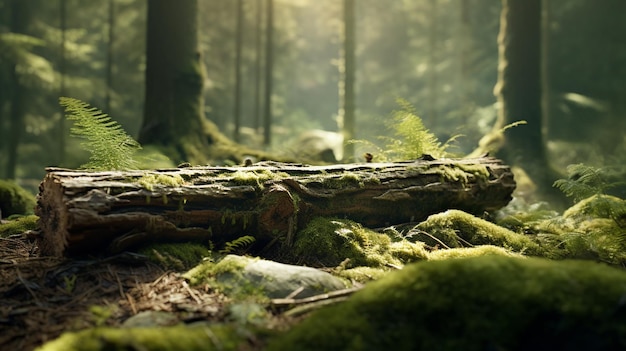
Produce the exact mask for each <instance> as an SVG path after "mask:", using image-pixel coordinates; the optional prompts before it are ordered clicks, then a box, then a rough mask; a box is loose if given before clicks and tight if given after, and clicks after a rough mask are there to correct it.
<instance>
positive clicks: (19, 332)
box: [0, 233, 228, 351]
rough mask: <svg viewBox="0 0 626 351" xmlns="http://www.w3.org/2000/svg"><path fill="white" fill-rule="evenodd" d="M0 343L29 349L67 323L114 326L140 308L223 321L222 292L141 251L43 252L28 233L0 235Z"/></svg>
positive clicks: (72, 325) (224, 299)
mask: <svg viewBox="0 0 626 351" xmlns="http://www.w3.org/2000/svg"><path fill="white" fill-rule="evenodd" d="M0 282H2V284H0V296H1V299H0V330H2V332H1V333H0V350H1V351H4V350H22V351H29V350H33V349H35V348H36V347H38V346H40V345H42V344H43V343H45V342H47V341H50V340H53V339H55V338H57V337H58V336H59V335H61V334H62V333H63V332H65V331H71V330H80V329H85V328H89V327H94V326H120V325H122V322H123V321H125V320H126V319H128V318H129V317H131V316H133V315H136V314H137V313H138V312H141V311H166V312H170V313H173V314H175V315H176V316H178V319H179V321H183V322H186V323H188V322H193V321H200V320H204V321H221V320H223V318H224V309H223V308H222V307H223V306H225V305H226V303H227V302H228V297H226V296H225V295H223V294H222V293H220V292H218V291H215V290H212V289H211V288H209V287H208V286H198V287H191V286H189V285H188V284H187V282H186V281H185V280H184V279H183V278H182V277H181V276H180V273H178V272H174V271H166V270H164V269H163V268H161V267H160V266H157V265H156V264H154V263H151V262H149V261H147V260H146V259H144V258H143V257H141V256H139V255H133V254H130V253H125V254H121V255H117V256H112V257H106V258H84V259H78V260H77V259H66V258H56V257H42V256H40V255H39V252H38V247H37V243H36V240H35V238H34V237H33V235H29V234H28V233H24V234H21V235H18V236H12V237H9V238H0Z"/></svg>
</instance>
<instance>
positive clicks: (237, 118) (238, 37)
mask: <svg viewBox="0 0 626 351" xmlns="http://www.w3.org/2000/svg"><path fill="white" fill-rule="evenodd" d="M242 45H243V0H237V30H236V32H235V101H234V111H233V118H234V122H235V123H234V124H235V130H234V132H233V137H234V139H235V141H236V142H239V136H240V132H241V130H240V129H241V47H242Z"/></svg>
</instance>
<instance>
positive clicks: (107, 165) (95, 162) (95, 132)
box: [59, 97, 141, 170]
mask: <svg viewBox="0 0 626 351" xmlns="http://www.w3.org/2000/svg"><path fill="white" fill-rule="evenodd" d="M59 103H60V104H61V106H63V107H65V112H66V117H67V119H69V120H71V121H73V122H74V126H73V127H72V128H71V129H70V133H71V134H72V135H73V136H76V137H79V138H82V139H83V140H84V142H83V143H81V145H82V146H83V147H84V148H85V149H86V150H87V151H89V153H90V154H91V156H90V158H89V162H88V163H86V164H84V165H82V166H81V168H87V169H93V170H113V169H116V170H119V169H134V168H137V164H138V163H137V161H136V160H135V159H134V155H135V153H136V152H137V150H139V149H141V145H140V144H139V143H138V142H137V141H135V140H134V139H133V138H132V137H131V136H129V135H128V134H126V132H125V131H124V129H123V128H122V126H120V125H119V124H118V123H117V122H115V121H114V120H112V119H111V118H110V117H109V116H108V115H107V114H105V113H103V112H102V111H100V110H98V109H97V108H95V107H92V106H90V105H89V104H88V103H86V102H83V101H80V100H78V99H73V98H68V97H61V98H59Z"/></svg>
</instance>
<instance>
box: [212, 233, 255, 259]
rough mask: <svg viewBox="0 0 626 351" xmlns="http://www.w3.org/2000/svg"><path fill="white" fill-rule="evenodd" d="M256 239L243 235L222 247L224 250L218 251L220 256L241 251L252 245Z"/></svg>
mask: <svg viewBox="0 0 626 351" xmlns="http://www.w3.org/2000/svg"><path fill="white" fill-rule="evenodd" d="M255 240H256V239H255V238H254V237H253V236H251V235H244V236H242V237H239V238H237V239H235V240H232V241H229V242H227V243H226V244H225V245H224V248H223V249H222V250H220V253H221V254H224V255H227V254H230V253H233V252H235V251H239V250H243V249H245V248H246V247H248V246H250V245H252V243H254V241H255Z"/></svg>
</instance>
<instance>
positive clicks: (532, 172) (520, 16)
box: [481, 0, 564, 203]
mask: <svg viewBox="0 0 626 351" xmlns="http://www.w3.org/2000/svg"><path fill="white" fill-rule="evenodd" d="M541 39H542V35H541V0H502V13H501V18H500V33H499V35H498V52H499V63H498V82H497V84H496V86H495V87H494V94H495V95H496V97H497V99H498V103H499V104H500V108H499V111H498V119H497V121H496V125H495V126H494V132H495V134H494V135H498V136H501V135H502V133H501V132H498V131H501V130H502V128H504V127H505V126H506V125H509V124H512V123H515V122H518V121H522V120H524V121H526V122H527V124H526V125H523V126H518V127H515V128H510V129H508V130H507V131H506V133H505V134H504V140H503V141H504V144H503V145H502V147H501V148H500V149H499V150H497V154H498V156H499V157H501V158H502V159H503V160H505V161H506V162H508V163H510V164H512V165H515V166H519V167H521V168H522V169H524V171H526V173H527V174H528V175H529V176H530V178H531V179H532V181H533V182H534V184H535V185H536V187H537V191H536V193H537V195H539V196H538V197H539V198H543V199H545V200H550V201H551V202H556V203H560V202H561V201H562V200H563V199H564V196H563V195H562V193H560V192H559V191H558V190H556V189H555V188H554V187H552V184H553V183H554V181H555V180H556V179H558V178H559V175H558V174H557V173H556V172H555V171H554V170H553V169H552V168H551V167H550V164H549V162H548V158H547V155H546V147H545V145H546V144H545V134H544V119H543V118H544V116H543V114H542V107H541V102H542V88H543V85H542V72H541V58H542V55H541ZM544 73H545V72H544ZM544 75H545V74H544ZM481 142H482V141H481Z"/></svg>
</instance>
